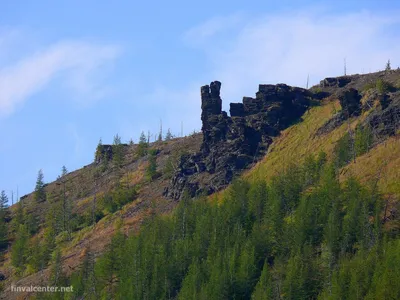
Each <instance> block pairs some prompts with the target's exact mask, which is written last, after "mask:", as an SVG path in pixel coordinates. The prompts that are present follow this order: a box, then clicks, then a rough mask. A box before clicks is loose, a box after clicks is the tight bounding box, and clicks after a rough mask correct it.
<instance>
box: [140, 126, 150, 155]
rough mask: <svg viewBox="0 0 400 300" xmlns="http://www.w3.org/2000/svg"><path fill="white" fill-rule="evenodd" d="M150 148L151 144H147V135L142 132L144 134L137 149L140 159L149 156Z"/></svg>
mask: <svg viewBox="0 0 400 300" xmlns="http://www.w3.org/2000/svg"><path fill="white" fill-rule="evenodd" d="M148 147H149V144H148V142H147V139H146V135H145V134H144V132H143V131H142V133H141V134H140V138H139V145H138V148H137V154H138V155H139V157H143V156H145V155H146V154H147V149H148Z"/></svg>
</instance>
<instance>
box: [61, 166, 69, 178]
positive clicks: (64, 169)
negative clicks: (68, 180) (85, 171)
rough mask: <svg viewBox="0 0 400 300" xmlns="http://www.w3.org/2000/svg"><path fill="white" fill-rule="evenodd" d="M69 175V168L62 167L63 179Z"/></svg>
mask: <svg viewBox="0 0 400 300" xmlns="http://www.w3.org/2000/svg"><path fill="white" fill-rule="evenodd" d="M67 174H68V170H67V168H66V167H65V166H62V168H61V177H64V176H65V175H67Z"/></svg>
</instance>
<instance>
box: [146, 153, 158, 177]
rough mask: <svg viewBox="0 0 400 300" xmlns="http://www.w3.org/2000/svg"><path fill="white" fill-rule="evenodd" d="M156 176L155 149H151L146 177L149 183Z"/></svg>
mask: <svg viewBox="0 0 400 300" xmlns="http://www.w3.org/2000/svg"><path fill="white" fill-rule="evenodd" d="M157 176H158V173H157V149H151V150H150V151H149V164H148V166H147V168H146V177H147V179H148V180H149V181H152V180H153V179H154V178H156V177H157Z"/></svg>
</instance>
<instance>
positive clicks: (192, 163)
mask: <svg viewBox="0 0 400 300" xmlns="http://www.w3.org/2000/svg"><path fill="white" fill-rule="evenodd" d="M220 89H221V82H219V81H214V82H211V84H210V85H205V86H203V87H201V109H202V113H201V120H202V124H203V126H202V132H203V142H202V145H201V149H200V152H199V153H196V154H194V155H185V156H182V157H181V160H180V164H179V168H178V171H177V172H176V173H175V174H174V176H173V178H172V180H171V184H170V186H169V187H168V188H167V189H166V190H165V191H164V195H165V196H168V197H172V198H174V199H179V198H180V197H181V196H182V192H183V191H184V190H185V189H186V190H187V191H188V192H189V195H190V196H195V195H198V194H201V193H206V194H210V193H212V192H215V191H217V190H220V189H221V188H223V187H225V186H226V185H228V184H229V183H230V182H231V181H232V179H233V178H234V176H235V175H236V174H238V173H239V171H240V170H243V169H245V168H247V167H248V166H249V165H250V164H252V163H254V162H255V161H257V160H258V159H259V158H261V157H262V156H263V154H265V152H266V150H267V149H268V146H269V145H270V143H271V142H272V137H273V136H276V135H278V134H279V132H280V131H281V130H283V129H285V128H287V127H288V126H290V125H291V124H292V123H294V122H296V121H297V120H298V119H299V118H300V117H301V116H302V115H303V113H304V112H305V111H306V110H307V108H308V107H309V105H310V103H311V100H312V99H313V98H314V94H313V93H311V92H310V91H308V90H305V89H302V88H297V87H290V86H288V85H285V84H277V85H270V84H265V85H264V84H263V85H260V86H259V89H258V92H257V93H256V97H255V98H251V97H244V98H243V101H242V103H231V104H230V116H228V115H227V113H226V112H225V111H222V99H221V97H220Z"/></svg>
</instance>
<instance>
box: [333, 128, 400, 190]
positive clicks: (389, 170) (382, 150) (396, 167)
mask: <svg viewBox="0 0 400 300" xmlns="http://www.w3.org/2000/svg"><path fill="white" fill-rule="evenodd" d="M348 176H355V177H356V178H358V179H360V180H361V181H362V182H364V183H370V184H375V182H376V181H377V180H378V181H377V184H378V187H379V190H380V191H381V192H383V193H385V194H394V195H397V196H400V138H399V136H398V135H397V136H394V137H391V138H389V139H388V140H387V141H386V142H384V143H382V144H380V145H377V146H376V147H374V148H373V149H371V150H370V151H369V152H368V153H366V154H364V155H362V156H360V157H357V159H356V162H355V163H354V162H352V163H350V164H349V165H347V166H345V167H344V168H343V170H342V172H341V176H340V179H341V180H344V179H345V178H347V177H348Z"/></svg>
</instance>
